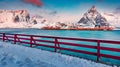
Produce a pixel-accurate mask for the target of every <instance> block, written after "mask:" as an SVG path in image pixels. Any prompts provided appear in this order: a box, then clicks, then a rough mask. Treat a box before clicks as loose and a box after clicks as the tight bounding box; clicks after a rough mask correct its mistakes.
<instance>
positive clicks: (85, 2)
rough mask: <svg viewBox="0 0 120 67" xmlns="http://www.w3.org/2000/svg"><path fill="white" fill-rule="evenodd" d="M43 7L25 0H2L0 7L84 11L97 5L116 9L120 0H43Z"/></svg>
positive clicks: (106, 8) (101, 9) (32, 10)
mask: <svg viewBox="0 0 120 67" xmlns="http://www.w3.org/2000/svg"><path fill="white" fill-rule="evenodd" d="M41 1H42V2H43V6H42V7H36V6H34V5H31V4H26V3H24V2H23V0H0V9H13V10H15V9H28V10H29V11H30V12H32V13H36V12H37V11H39V10H41V9H45V10H53V11H57V12H70V13H83V12H85V11H87V10H88V9H90V8H91V7H92V6H93V5H95V6H96V7H97V8H98V10H100V11H105V12H107V11H111V12H112V11H114V10H115V9H116V8H118V7H120V0H41Z"/></svg>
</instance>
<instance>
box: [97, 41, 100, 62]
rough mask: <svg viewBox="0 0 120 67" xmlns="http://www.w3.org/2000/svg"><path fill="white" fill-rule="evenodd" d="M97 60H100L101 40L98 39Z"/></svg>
mask: <svg viewBox="0 0 120 67" xmlns="http://www.w3.org/2000/svg"><path fill="white" fill-rule="evenodd" d="M97 61H100V40H98V41H97Z"/></svg>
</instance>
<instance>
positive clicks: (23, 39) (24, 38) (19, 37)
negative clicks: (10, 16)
mask: <svg viewBox="0 0 120 67" xmlns="http://www.w3.org/2000/svg"><path fill="white" fill-rule="evenodd" d="M42 38H52V39H53V40H44V39H42ZM0 39H1V40H2V41H6V40H8V41H12V42H14V44H16V43H24V44H29V45H30V47H33V45H36V46H43V47H48V48H53V49H54V52H58V50H66V51H70V52H77V53H83V54H88V55H94V56H96V57H97V58H96V60H97V61H100V57H106V58H112V59H116V60H120V56H116V55H109V54H102V53H101V52H100V51H101V50H107V51H113V52H120V49H119V48H112V47H104V46H101V43H105V44H117V45H119V44H120V41H109V40H96V39H83V38H68V37H55V36H39V35H26V34H7V33H0ZM60 40H62V41H60ZM65 40H69V41H70V42H65ZM72 41H85V42H95V43H97V45H95V46H94V45H87V44H79V43H78V44H76V43H71V42H72ZM39 42H44V43H47V44H42V43H39ZM51 43H52V44H54V45H48V44H51ZM61 45H67V46H75V47H84V48H90V49H96V51H97V52H89V51H85V50H77V49H73V48H69V47H61Z"/></svg>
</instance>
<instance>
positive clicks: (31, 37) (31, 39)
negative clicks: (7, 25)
mask: <svg viewBox="0 0 120 67" xmlns="http://www.w3.org/2000/svg"><path fill="white" fill-rule="evenodd" d="M32 41H33V36H30V47H32Z"/></svg>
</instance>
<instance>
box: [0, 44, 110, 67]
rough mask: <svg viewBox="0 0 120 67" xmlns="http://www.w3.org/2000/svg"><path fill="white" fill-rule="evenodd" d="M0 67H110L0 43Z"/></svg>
mask: <svg viewBox="0 0 120 67" xmlns="http://www.w3.org/2000/svg"><path fill="white" fill-rule="evenodd" d="M0 67H111V66H108V65H105V64H101V63H95V62H92V61H88V60H85V59H80V58H76V57H72V56H67V55H62V54H58V53H53V52H49V51H43V50H40V49H36V48H30V47H25V46H20V45H16V44H9V43H5V42H0Z"/></svg>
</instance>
